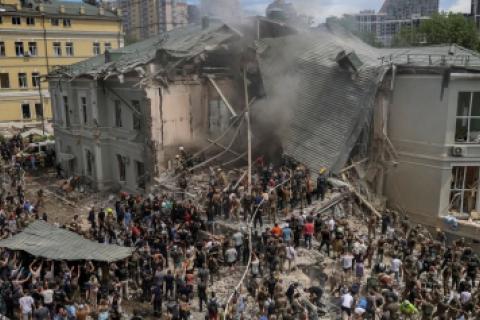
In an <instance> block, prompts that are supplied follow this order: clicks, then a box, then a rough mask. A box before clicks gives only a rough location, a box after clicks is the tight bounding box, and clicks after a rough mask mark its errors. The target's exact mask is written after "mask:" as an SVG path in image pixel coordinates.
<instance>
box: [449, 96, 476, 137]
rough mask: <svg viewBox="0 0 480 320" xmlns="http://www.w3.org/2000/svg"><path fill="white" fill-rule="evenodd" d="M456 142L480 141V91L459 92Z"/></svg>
mask: <svg viewBox="0 0 480 320" xmlns="http://www.w3.org/2000/svg"><path fill="white" fill-rule="evenodd" d="M455 142H460V143H480V92H459V94H458V103H457V117H456V127H455Z"/></svg>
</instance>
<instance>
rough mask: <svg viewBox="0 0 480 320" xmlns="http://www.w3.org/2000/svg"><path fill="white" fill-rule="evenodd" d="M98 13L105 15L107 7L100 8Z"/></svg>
mask: <svg viewBox="0 0 480 320" xmlns="http://www.w3.org/2000/svg"><path fill="white" fill-rule="evenodd" d="M98 14H99V15H101V16H103V15H105V9H104V8H103V7H100V8H98Z"/></svg>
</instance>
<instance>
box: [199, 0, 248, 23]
mask: <svg viewBox="0 0 480 320" xmlns="http://www.w3.org/2000/svg"><path fill="white" fill-rule="evenodd" d="M200 12H201V14H202V16H208V17H212V18H218V19H223V20H227V21H237V20H240V19H241V17H242V7H241V5H240V0H202V1H201V4H200Z"/></svg>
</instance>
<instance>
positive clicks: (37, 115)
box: [33, 102, 45, 119]
mask: <svg viewBox="0 0 480 320" xmlns="http://www.w3.org/2000/svg"><path fill="white" fill-rule="evenodd" d="M37 106H38V108H37ZM33 107H34V108H35V118H37V119H43V116H44V112H45V111H44V110H43V103H41V102H39V103H35V104H34V105H33ZM39 109H40V112H38V110H39Z"/></svg>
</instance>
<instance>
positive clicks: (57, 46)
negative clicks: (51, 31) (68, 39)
mask: <svg viewBox="0 0 480 320" xmlns="http://www.w3.org/2000/svg"><path fill="white" fill-rule="evenodd" d="M53 54H54V55H56V56H57V57H60V56H61V55H62V44H61V43H60V42H54V43H53Z"/></svg>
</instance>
